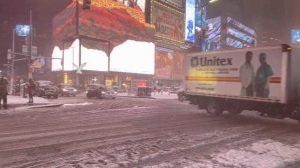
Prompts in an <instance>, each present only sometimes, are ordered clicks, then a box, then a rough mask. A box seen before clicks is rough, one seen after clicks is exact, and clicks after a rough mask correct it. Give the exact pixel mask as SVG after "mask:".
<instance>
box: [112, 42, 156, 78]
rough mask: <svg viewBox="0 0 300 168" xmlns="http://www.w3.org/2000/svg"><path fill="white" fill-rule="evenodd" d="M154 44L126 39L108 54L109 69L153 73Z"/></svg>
mask: <svg viewBox="0 0 300 168" xmlns="http://www.w3.org/2000/svg"><path fill="white" fill-rule="evenodd" d="M154 57H155V45H154V44H153V43H149V42H138V41H133V40H127V41H126V42H124V43H123V44H121V45H119V46H117V47H115V48H114V49H113V50H112V52H111V54H110V71H113V72H127V73H138V74H148V75H154V68H155V65H154V61H155V58H154Z"/></svg>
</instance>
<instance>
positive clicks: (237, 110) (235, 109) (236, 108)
mask: <svg viewBox="0 0 300 168" xmlns="http://www.w3.org/2000/svg"><path fill="white" fill-rule="evenodd" d="M242 111H243V110H242V108H241V106H240V104H239V103H232V104H231V106H230V108H229V110H228V112H229V114H231V115H238V114H241V112H242Z"/></svg>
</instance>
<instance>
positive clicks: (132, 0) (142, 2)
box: [115, 0, 146, 13]
mask: <svg viewBox="0 0 300 168" xmlns="http://www.w3.org/2000/svg"><path fill="white" fill-rule="evenodd" d="M115 1H117V2H119V3H122V4H124V5H126V6H129V7H132V8H134V9H136V10H138V11H141V12H144V13H145V9H146V0H115Z"/></svg>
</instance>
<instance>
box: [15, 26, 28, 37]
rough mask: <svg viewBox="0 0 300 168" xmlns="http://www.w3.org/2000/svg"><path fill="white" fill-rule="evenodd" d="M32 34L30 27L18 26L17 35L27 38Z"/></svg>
mask: <svg viewBox="0 0 300 168" xmlns="http://www.w3.org/2000/svg"><path fill="white" fill-rule="evenodd" d="M29 34H30V26H29V25H16V35H17V36H22V37H26V36H28V35H29Z"/></svg>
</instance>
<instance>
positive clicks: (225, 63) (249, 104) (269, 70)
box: [184, 44, 300, 120]
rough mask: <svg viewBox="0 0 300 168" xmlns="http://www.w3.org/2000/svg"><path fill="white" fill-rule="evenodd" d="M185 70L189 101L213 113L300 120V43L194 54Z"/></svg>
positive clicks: (185, 89) (185, 91) (189, 56)
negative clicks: (256, 113)
mask: <svg viewBox="0 0 300 168" xmlns="http://www.w3.org/2000/svg"><path fill="white" fill-rule="evenodd" d="M184 74H185V80H184V94H185V96H186V98H187V100H189V101H190V103H191V104H196V105H198V107H199V109H206V110H207V112H208V113H209V114H211V115H215V116H216V115H220V114H222V112H223V111H228V112H230V113H231V114H239V113H240V112H242V111H243V110H255V111H259V112H261V115H264V116H269V117H274V118H285V117H289V118H294V119H296V120H300V112H299V109H300V108H299V107H300V106H299V100H300V99H299V97H300V95H299V81H300V46H289V45H286V44H283V45H278V46H271V47H257V48H246V49H237V50H226V51H213V52H197V53H190V54H188V55H187V56H186V57H185V59H184Z"/></svg>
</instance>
